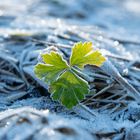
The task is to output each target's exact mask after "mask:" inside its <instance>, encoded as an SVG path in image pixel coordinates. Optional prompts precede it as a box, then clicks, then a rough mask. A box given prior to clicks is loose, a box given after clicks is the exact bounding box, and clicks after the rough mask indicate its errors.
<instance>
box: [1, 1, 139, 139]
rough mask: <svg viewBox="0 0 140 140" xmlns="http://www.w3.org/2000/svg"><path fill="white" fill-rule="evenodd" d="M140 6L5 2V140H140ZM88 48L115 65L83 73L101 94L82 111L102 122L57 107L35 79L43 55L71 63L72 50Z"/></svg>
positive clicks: (131, 3)
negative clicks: (53, 53)
mask: <svg viewBox="0 0 140 140" xmlns="http://www.w3.org/2000/svg"><path fill="white" fill-rule="evenodd" d="M139 6H140V1H139V0H123V1H122V0H113V1H110V2H108V1H107V0H76V1H75V0H71V1H65V0H61V1H59V0H51V1H49V0H22V1H19V0H4V1H0V139H2V140H13V139H14V140H18V139H19V140H20V139H24V140H25V139H37V140H38V139H40V140H44V139H50V140H52V139H57V140H59V139H60V140H62V139H76V140H77V139H83V140H86V139H88V140H90V139H95V140H96V139H97V140H98V139H114V140H120V139H126V140H131V139H134V140H135V139H136V140H139V139H140V135H139V132H140V105H139V101H140V99H139V98H135V96H136V94H134V93H133V91H134V92H136V93H138V94H139V93H140V62H139V59H140V49H139V46H140V41H139V38H140V29H139V23H140V10H139ZM93 25H94V26H93ZM88 40H90V41H92V42H93V44H94V46H95V47H96V48H97V49H98V48H99V49H101V51H102V53H103V54H104V55H105V56H106V57H107V58H108V59H109V61H111V62H112V63H111V64H110V63H109V65H106V66H105V67H103V69H102V70H101V69H97V68H96V67H90V66H88V67H86V69H85V70H84V73H86V74H87V75H88V76H89V77H90V78H88V79H87V80H88V81H89V83H90V86H91V92H93V93H94V92H96V94H94V95H92V94H91V95H89V96H87V98H86V100H85V101H83V102H82V103H83V104H84V105H85V106H86V107H88V109H90V111H93V112H96V113H97V117H95V116H94V115H91V114H90V113H88V112H85V110H83V109H81V108H80V107H76V108H75V109H73V110H67V109H65V108H64V107H62V105H60V104H59V103H58V102H54V101H52V100H51V99H50V97H49V95H50V94H49V93H48V91H47V85H45V84H44V83H43V82H42V81H40V80H38V79H37V78H36V77H35V76H34V74H33V66H34V65H35V64H36V63H37V58H38V55H39V53H40V52H44V51H46V50H45V49H46V48H48V47H50V46H53V47H54V46H55V47H57V48H58V50H59V51H60V53H62V54H63V55H64V57H65V58H66V59H68V56H69V55H70V48H69V47H71V46H72V44H73V43H75V42H78V41H88ZM112 64H113V65H112ZM114 66H115V67H116V73H114V71H112V68H113V67H114ZM110 68H111V69H110ZM118 73H120V74H121V76H123V78H125V80H127V82H128V83H129V85H128V84H126V83H125V82H124V81H123V80H122V77H119V76H120V75H119V76H118V75H117V74H118ZM130 85H131V87H130ZM134 95H135V96H134ZM91 97H93V98H91Z"/></svg>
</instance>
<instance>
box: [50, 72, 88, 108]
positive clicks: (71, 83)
mask: <svg viewBox="0 0 140 140" xmlns="http://www.w3.org/2000/svg"><path fill="white" fill-rule="evenodd" d="M50 89H51V93H52V98H53V99H54V100H58V101H60V102H61V103H62V104H63V105H65V106H66V107H67V108H69V109H70V108H72V107H73V106H75V105H77V104H78V103H79V102H80V101H81V100H82V99H84V98H85V94H88V93H89V86H88V83H87V82H86V81H85V80H83V79H82V78H80V77H79V76H77V75H76V74H75V73H74V72H73V71H71V70H68V71H66V72H64V73H63V74H62V75H61V76H60V77H59V78H58V80H57V81H55V82H54V83H53V84H52V85H51V86H50Z"/></svg>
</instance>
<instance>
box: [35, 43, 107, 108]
mask: <svg viewBox="0 0 140 140" xmlns="http://www.w3.org/2000/svg"><path fill="white" fill-rule="evenodd" d="M41 58H42V61H43V62H40V63H38V64H37V65H36V66H35V68H34V73H35V75H36V76H37V77H38V78H40V79H41V80H43V81H44V82H46V83H47V84H48V85H49V87H50V93H51V94H52V98H53V99H54V100H58V101H60V102H61V103H62V104H63V105H64V106H66V107H67V108H72V107H73V106H75V105H77V104H78V103H79V102H80V101H81V100H83V99H84V98H85V95H86V94H88V93H89V85H88V82H87V81H85V80H84V79H83V78H81V77H79V76H81V75H82V73H81V71H79V70H76V69H75V67H73V66H77V68H78V67H79V68H83V67H84V66H85V65H87V64H90V65H96V66H101V65H102V63H103V62H104V61H105V58H104V57H103V56H102V55H101V53H100V52H99V51H93V48H92V43H91V42H85V43H83V44H82V43H81V42H80V43H77V44H75V45H74V47H73V49H72V54H71V57H70V65H68V63H67V61H66V60H64V59H63V57H62V56H61V55H60V54H59V53H57V52H54V51H51V52H50V53H46V54H42V55H41ZM78 75H79V76H78ZM83 77H85V76H83Z"/></svg>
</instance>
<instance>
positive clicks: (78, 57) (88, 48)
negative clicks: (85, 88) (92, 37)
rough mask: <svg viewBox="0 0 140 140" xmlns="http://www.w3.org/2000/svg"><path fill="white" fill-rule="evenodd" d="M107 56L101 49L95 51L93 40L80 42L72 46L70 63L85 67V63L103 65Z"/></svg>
mask: <svg viewBox="0 0 140 140" xmlns="http://www.w3.org/2000/svg"><path fill="white" fill-rule="evenodd" d="M104 61H105V57H103V56H102V54H101V53H100V52H99V51H93V47H92V42H85V43H82V42H79V43H76V44H75V45H74V47H73V48H72V54H71V57H70V65H71V66H77V67H79V68H81V69H82V68H83V67H84V66H85V65H87V64H89V65H95V66H101V65H102V64H103V62H104Z"/></svg>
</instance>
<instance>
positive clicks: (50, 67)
mask: <svg viewBox="0 0 140 140" xmlns="http://www.w3.org/2000/svg"><path fill="white" fill-rule="evenodd" d="M41 57H42V59H43V62H44V64H43V63H39V64H37V65H36V66H35V68H34V73H35V74H36V76H37V77H38V78H40V79H42V80H43V81H45V82H46V83H48V84H50V83H52V82H54V81H55V80H57V78H58V77H59V76H60V75H61V73H63V71H65V70H66V69H67V68H69V66H68V64H67V62H66V61H65V60H64V59H63V58H62V56H61V55H60V54H58V53H57V52H54V51H51V52H50V53H46V54H42V56H41Z"/></svg>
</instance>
